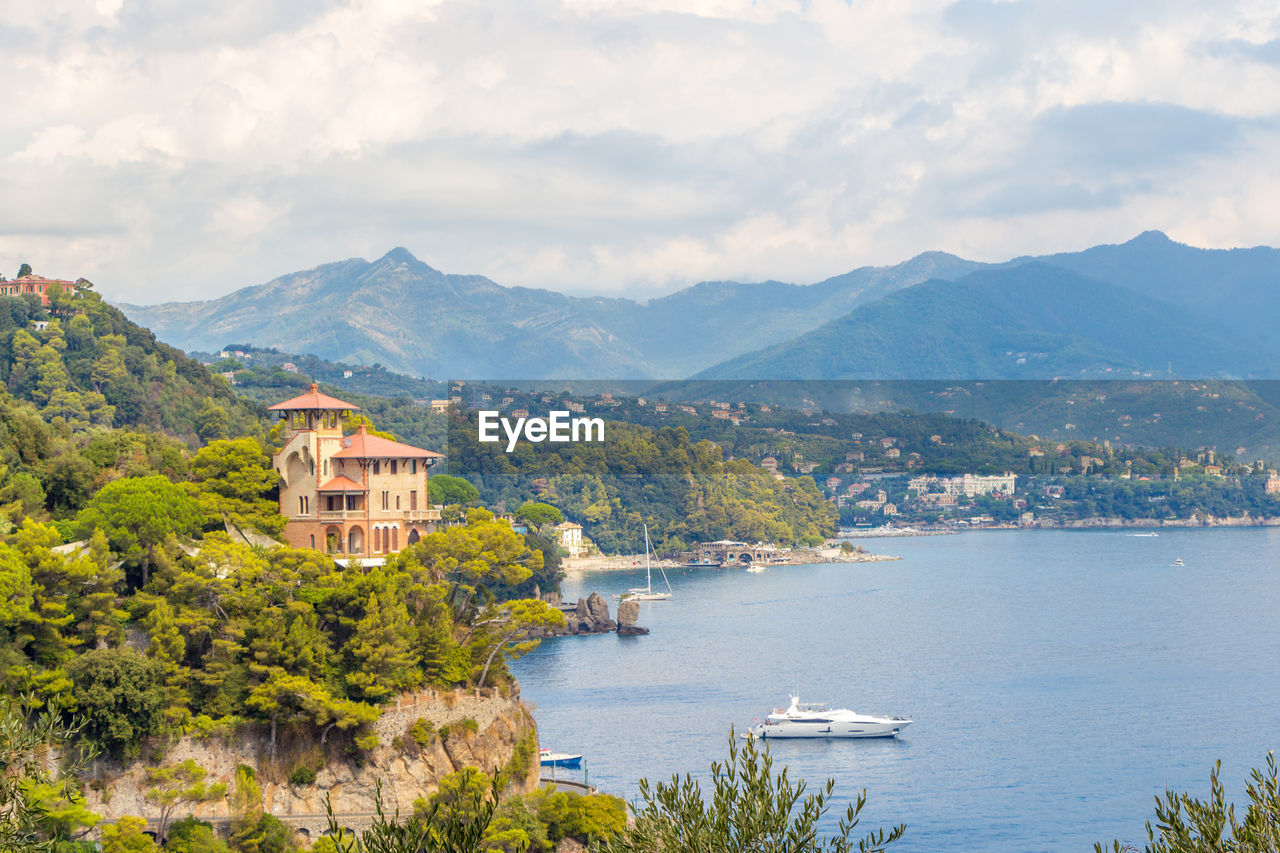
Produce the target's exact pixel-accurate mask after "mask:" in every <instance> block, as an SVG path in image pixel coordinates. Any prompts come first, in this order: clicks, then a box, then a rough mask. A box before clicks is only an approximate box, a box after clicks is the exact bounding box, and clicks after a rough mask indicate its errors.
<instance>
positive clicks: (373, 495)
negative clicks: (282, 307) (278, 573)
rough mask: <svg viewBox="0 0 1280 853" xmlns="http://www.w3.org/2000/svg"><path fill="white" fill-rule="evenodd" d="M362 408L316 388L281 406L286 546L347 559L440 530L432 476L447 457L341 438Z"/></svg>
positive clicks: (362, 433) (279, 466) (278, 458)
mask: <svg viewBox="0 0 1280 853" xmlns="http://www.w3.org/2000/svg"><path fill="white" fill-rule="evenodd" d="M359 408H360V407H359V406H354V405H352V404H351V403H345V402H343V401H342V400H339V399H337V398H335V397H330V396H329V395H327V394H321V393H320V392H319V390H317V387H316V383H314V382H313V383H311V389H310V390H309V391H308V392H307V393H305V394H303V395H302V396H300V397H295V398H293V399H292V400H286V401H285V402H283V403H277V404H276V405H274V406H272V407H271V411H273V412H279V413H280V415H281V418H282V419H283V421H284V424H285V435H284V439H285V443H284V447H283V448H282V449H281V450H280V452H279V453H277V454H276V455H275V457H274V458H273V462H274V463H275V468H276V471H277V472H278V473H279V474H280V513H281V515H283V516H284V517H285V518H287V519H288V522H287V523H286V524H285V529H284V535H285V541H287V542H288V543H289V544H290V545H293V546H294V547H296V548H312V549H314V550H317V551H326V552H329V553H334V554H338V553H341V554H346V555H348V556H358V557H373V556H380V555H383V554H390V553H394V552H396V551H399V550H400V549H401V548H403V547H405V546H406V545H410V544H412V543H414V542H417V541H418V539H419V538H421V537H422V536H424V535H425V534H427V533H430V532H431V531H433V530H435V528H436V524H437V523H438V522H439V521H440V511H439V510H438V509H435V508H434V507H432V506H431V505H430V504H429V503H428V501H427V471H428V469H429V468H430V467H431V466H432V465H434V464H436V463H437V462H439V461H440V460H441V459H443V458H444V457H443V456H441V455H440V454H439V453H432V452H431V451H430V450H423V449H422V448H420V447H413V446H412V445H409V444H401V443H400V442H398V441H390V440H388V439H385V438H379V437H378V436H376V435H370V434H369V433H368V431H367V430H366V429H365V427H364V426H363V425H361V426H360V428H359V430H358V431H357V432H356V433H355V434H353V435H343V434H342V416H343V413H344V412H352V411H356V410H358V409H359Z"/></svg>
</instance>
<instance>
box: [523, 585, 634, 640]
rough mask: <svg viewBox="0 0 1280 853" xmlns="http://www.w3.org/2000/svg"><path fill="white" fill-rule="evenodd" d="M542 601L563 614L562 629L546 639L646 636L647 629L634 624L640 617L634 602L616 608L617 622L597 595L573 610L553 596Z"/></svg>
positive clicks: (607, 603)
mask: <svg viewBox="0 0 1280 853" xmlns="http://www.w3.org/2000/svg"><path fill="white" fill-rule="evenodd" d="M542 600H543V601H545V602H546V603H547V604H550V605H551V606H552V607H558V608H560V612H562V613H564V621H565V624H564V627H563V628H560V629H559V630H557V631H554V632H548V633H546V634H545V635H544V636H547V637H566V636H573V635H577V634H607V633H609V632H610V631H617V632H618V633H619V634H647V633H649V629H648V628H642V627H640V626H639V625H637V624H636V618H637V617H638V616H639V613H640V605H639V604H638V603H636V602H634V601H624V602H622V603H621V604H619V605H618V621H617V622H615V621H613V619H611V618H610V616H609V602H607V601H605V599H604V596H602V595H601V594H600V593H598V592H593V593H591V595H589V596H587V597H586V598H579V599H578V604H577V606H576V607H572V608H571V607H568V606H567V605H565V604H564V603H563V602H562V601H561V599H560V596H559V595H558V594H557V593H548V594H546V595H544V596H543V597H542Z"/></svg>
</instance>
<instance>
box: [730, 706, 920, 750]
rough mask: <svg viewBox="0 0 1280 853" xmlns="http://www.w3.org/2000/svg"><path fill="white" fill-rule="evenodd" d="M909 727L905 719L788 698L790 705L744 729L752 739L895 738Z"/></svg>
mask: <svg viewBox="0 0 1280 853" xmlns="http://www.w3.org/2000/svg"><path fill="white" fill-rule="evenodd" d="M909 725H911V720H908V719H907V718H906V717H877V716H875V715H873V714H859V713H856V712H854V711H850V710H849V709H848V708H832V707H830V706H829V705H827V704H826V703H817V702H803V703H802V702H801V701H800V699H799V697H797V696H792V697H791V704H790V705H788V706H787V707H786V708H778V709H776V710H774V711H773V712H771V713H770V714H769V715H768V716H767V717H765V719H764V722H763V723H761V722H758V721H757V723H756V725H754V726H752V727H751V728H750V729H749V730H748V734H749V735H750V736H752V737H760V738H766V739H767V738H787V737H897V735H898V732H900V731H901V730H902V729H905V728H906V727H907V726H909Z"/></svg>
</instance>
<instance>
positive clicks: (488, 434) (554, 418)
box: [478, 409, 604, 453]
mask: <svg viewBox="0 0 1280 853" xmlns="http://www.w3.org/2000/svg"><path fill="white" fill-rule="evenodd" d="M478 414H479V416H480V422H479V423H480V430H479V432H480V434H479V439H480V441H482V442H494V441H502V436H501V435H499V433H498V428H499V427H501V428H502V432H503V433H505V434H506V438H507V452H508V453H510V452H511V451H513V450H515V449H516V444H517V443H518V442H519V441H520V439H521V438H523V439H525V440H526V441H532V442H534V443H537V442H541V441H554V442H569V441H575V442H576V441H604V419H603V418H570V417H569V413H568V412H551V413H550V414H551V416H550V417H546V418H516V419H515V424H514V425H513V424H512V423H511V421H510V419H508V418H504V417H502V416H501V414H500V413H498V412H495V411H491V410H488V409H481V410H480V411H479V412H478Z"/></svg>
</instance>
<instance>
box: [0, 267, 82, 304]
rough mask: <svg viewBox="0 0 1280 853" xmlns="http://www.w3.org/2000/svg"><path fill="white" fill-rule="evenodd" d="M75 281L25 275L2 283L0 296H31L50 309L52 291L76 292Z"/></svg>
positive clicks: (0, 284)
mask: <svg viewBox="0 0 1280 853" xmlns="http://www.w3.org/2000/svg"><path fill="white" fill-rule="evenodd" d="M75 286H76V283H75V282H74V281H64V280H63V279H60V278H43V277H41V276H38V275H24V276H20V277H18V278H15V279H12V280H10V281H0V296H25V295H27V294H31V295H33V296H39V297H40V304H41V305H43V306H44V307H46V308H48V307H49V291H50V290H65V291H71V290H74V289H75Z"/></svg>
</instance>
